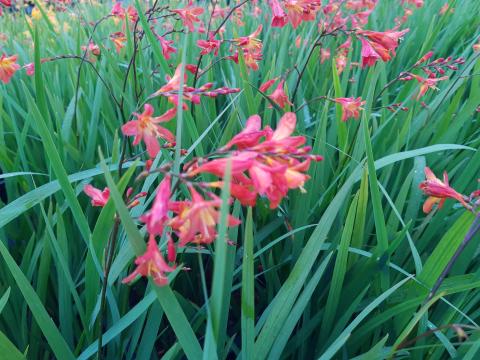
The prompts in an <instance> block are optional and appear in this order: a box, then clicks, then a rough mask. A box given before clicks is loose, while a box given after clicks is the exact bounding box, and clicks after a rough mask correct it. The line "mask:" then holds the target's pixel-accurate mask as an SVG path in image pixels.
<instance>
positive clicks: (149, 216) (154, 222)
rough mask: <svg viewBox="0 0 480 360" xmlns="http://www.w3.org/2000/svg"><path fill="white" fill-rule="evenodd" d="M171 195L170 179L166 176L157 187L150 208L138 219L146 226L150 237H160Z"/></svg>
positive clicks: (166, 217)
mask: <svg viewBox="0 0 480 360" xmlns="http://www.w3.org/2000/svg"><path fill="white" fill-rule="evenodd" d="M171 195H172V194H171V178H170V176H169V175H167V176H165V178H164V179H163V180H162V182H161V183H160V185H159V186H158V189H157V196H156V197H155V201H154V202H153V206H152V208H151V209H150V211H149V212H147V213H146V214H144V215H142V216H141V217H140V221H142V222H144V223H145V224H147V231H148V233H149V234H150V235H162V232H163V228H164V224H165V222H166V221H167V220H168V204H169V202H170V196H171Z"/></svg>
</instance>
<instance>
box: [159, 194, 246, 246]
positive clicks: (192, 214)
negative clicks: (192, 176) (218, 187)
mask: <svg viewBox="0 0 480 360" xmlns="http://www.w3.org/2000/svg"><path fill="white" fill-rule="evenodd" d="M189 191H190V195H191V200H186V201H176V202H171V203H170V210H172V211H173V212H174V213H175V214H176V216H175V217H174V218H172V219H171V220H170V221H169V222H168V225H169V226H170V227H171V228H172V230H173V231H174V232H175V233H176V234H177V236H178V239H179V245H180V246H185V245H187V244H189V243H195V244H210V243H212V242H213V241H214V240H215V238H216V236H217V230H216V229H217V224H218V222H219V220H220V212H219V211H218V209H219V208H220V206H221V205H222V200H221V199H220V198H219V197H218V196H216V195H214V194H211V193H210V194H209V196H210V198H211V200H206V199H204V198H203V197H202V196H201V195H200V194H199V193H198V192H197V190H195V188H194V187H193V186H189ZM227 221H228V226H237V225H238V224H240V221H239V220H238V219H236V218H234V217H233V216H231V215H228V220H227Z"/></svg>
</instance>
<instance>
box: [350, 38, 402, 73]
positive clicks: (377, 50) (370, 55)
mask: <svg viewBox="0 0 480 360" xmlns="http://www.w3.org/2000/svg"><path fill="white" fill-rule="evenodd" d="M408 31H409V29H405V30H402V31H394V30H387V31H384V32H379V31H370V30H358V31H357V34H358V35H360V36H361V38H360V42H361V43H362V54H361V55H362V66H363V67H365V66H372V65H374V64H375V62H376V61H377V60H378V59H382V60H383V61H389V60H390V59H391V58H392V56H395V50H396V48H397V47H398V42H399V39H400V38H401V37H403V36H404V35H405V34H406V33H407V32H408Z"/></svg>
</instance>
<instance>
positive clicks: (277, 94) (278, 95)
mask: <svg viewBox="0 0 480 360" xmlns="http://www.w3.org/2000/svg"><path fill="white" fill-rule="evenodd" d="M284 84H285V80H282V81H280V82H279V83H278V85H277V88H276V89H275V91H274V92H273V93H271V94H270V95H269V96H268V97H269V98H270V99H271V100H272V101H273V102H274V103H275V104H277V105H278V106H280V107H281V108H282V109H284V108H285V105H287V104H288V105H290V106H293V104H292V102H291V101H290V100H289V99H288V96H287V94H285V90H284V89H283V87H284ZM270 107H272V105H270Z"/></svg>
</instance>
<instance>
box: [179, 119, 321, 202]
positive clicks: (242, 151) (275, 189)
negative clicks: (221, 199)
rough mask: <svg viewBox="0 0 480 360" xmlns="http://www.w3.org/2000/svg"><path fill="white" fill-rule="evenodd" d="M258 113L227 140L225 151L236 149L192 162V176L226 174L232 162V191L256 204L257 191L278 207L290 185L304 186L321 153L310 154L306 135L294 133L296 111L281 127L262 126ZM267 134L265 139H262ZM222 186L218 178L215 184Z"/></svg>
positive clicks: (243, 199)
mask: <svg viewBox="0 0 480 360" xmlns="http://www.w3.org/2000/svg"><path fill="white" fill-rule="evenodd" d="M260 122H261V119H260V117H259V116H258V115H255V116H252V117H250V118H249V119H248V121H247V123H246V126H245V129H244V130H243V131H241V132H240V133H239V134H237V135H236V136H235V137H233V139H232V140H231V141H229V142H228V143H227V145H225V146H224V147H223V148H222V149H220V151H221V152H225V151H228V150H230V151H231V148H232V147H233V146H236V147H237V150H236V151H233V153H231V154H230V156H228V157H222V158H219V159H214V160H212V161H209V162H206V163H203V164H200V165H199V164H198V162H196V163H194V164H193V165H190V166H189V169H190V170H189V171H188V172H187V175H188V176H194V175H197V174H199V173H203V172H207V173H211V174H214V175H216V176H218V177H223V176H224V174H225V169H226V167H227V165H228V164H229V163H230V164H231V166H230V167H231V174H232V182H231V188H230V189H231V194H232V196H233V197H235V198H237V199H238V200H240V201H241V202H242V204H248V205H250V204H254V203H255V199H256V196H257V194H260V195H264V196H266V197H267V198H268V199H269V200H270V208H272V209H274V208H276V207H277V206H278V205H279V204H280V201H281V200H282V199H283V198H284V197H285V196H286V195H287V192H288V190H289V189H294V188H300V189H301V190H302V191H303V185H304V183H305V181H306V180H307V179H308V175H306V174H305V172H306V171H307V170H308V168H309V166H310V163H311V161H312V160H314V161H320V160H322V157H321V156H315V155H311V154H309V152H310V150H311V148H310V147H308V146H305V147H301V146H302V145H304V143H305V137H304V136H291V135H292V133H293V132H294V130H295V126H296V115H295V113H286V114H284V116H282V118H281V119H280V121H279V124H278V126H277V129H276V130H275V131H273V130H272V129H271V128H270V127H268V126H267V127H265V128H264V129H263V130H261V129H260V127H261V124H260ZM262 138H263V141H262ZM211 186H212V187H219V183H218V182H214V183H212V184H211Z"/></svg>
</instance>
